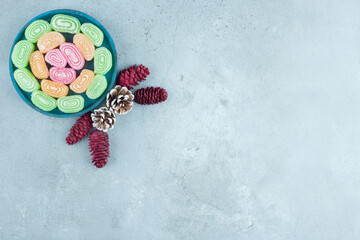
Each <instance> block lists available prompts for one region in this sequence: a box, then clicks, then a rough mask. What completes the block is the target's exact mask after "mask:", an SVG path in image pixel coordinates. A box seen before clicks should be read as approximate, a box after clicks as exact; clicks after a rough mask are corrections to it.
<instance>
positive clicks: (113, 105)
mask: <svg viewBox="0 0 360 240" xmlns="http://www.w3.org/2000/svg"><path fill="white" fill-rule="evenodd" d="M133 99H134V95H133V94H132V93H131V92H130V91H129V90H128V89H127V88H126V87H121V86H119V85H117V86H115V87H114V88H113V89H111V91H110V92H109V93H108V94H107V96H106V106H107V107H108V108H109V109H110V110H111V111H113V112H114V113H116V114H119V115H120V114H126V113H127V112H128V111H130V110H131V108H132V106H133Z"/></svg>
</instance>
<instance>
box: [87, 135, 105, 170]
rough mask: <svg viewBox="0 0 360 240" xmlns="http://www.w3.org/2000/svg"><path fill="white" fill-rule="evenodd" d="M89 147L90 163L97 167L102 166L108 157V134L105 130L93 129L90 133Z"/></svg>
mask: <svg viewBox="0 0 360 240" xmlns="http://www.w3.org/2000/svg"><path fill="white" fill-rule="evenodd" d="M89 147H90V152H91V156H92V163H94V165H95V166H96V167H97V168H102V167H104V166H105V165H106V163H107V162H108V158H109V157H110V149H109V147H110V144H109V135H108V134H107V133H106V132H103V131H99V130H97V129H96V130H95V131H93V132H92V133H91V134H90V137H89Z"/></svg>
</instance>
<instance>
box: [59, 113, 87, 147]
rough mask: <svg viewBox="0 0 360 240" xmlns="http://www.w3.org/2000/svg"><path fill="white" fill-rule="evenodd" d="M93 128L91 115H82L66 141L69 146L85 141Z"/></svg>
mask: <svg viewBox="0 0 360 240" xmlns="http://www.w3.org/2000/svg"><path fill="white" fill-rule="evenodd" d="M91 128H92V120H91V116H90V113H85V114H84V115H82V116H81V117H80V118H79V119H78V120H76V123H75V124H74V125H73V126H72V128H71V129H70V133H69V135H68V136H67V137H66V139H65V141H66V143H67V144H69V145H73V144H75V143H77V142H78V141H80V140H81V139H83V138H84V137H85V136H86V135H87V134H88V133H89V131H90V130H91Z"/></svg>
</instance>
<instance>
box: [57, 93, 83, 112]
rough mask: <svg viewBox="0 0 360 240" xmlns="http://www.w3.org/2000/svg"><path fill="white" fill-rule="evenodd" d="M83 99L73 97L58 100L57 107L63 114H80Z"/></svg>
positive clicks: (76, 96) (77, 96) (79, 96)
mask: <svg viewBox="0 0 360 240" xmlns="http://www.w3.org/2000/svg"><path fill="white" fill-rule="evenodd" d="M84 102H85V101H84V98H83V97H82V96H81V95H73V96H66V97H61V98H58V100H57V105H58V108H59V109H60V111H62V112H64V113H76V112H80V111H81V110H82V109H83V108H84Z"/></svg>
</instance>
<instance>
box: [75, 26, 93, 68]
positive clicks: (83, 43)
mask: <svg viewBox="0 0 360 240" xmlns="http://www.w3.org/2000/svg"><path fill="white" fill-rule="evenodd" d="M74 44H75V46H76V47H77V48H78V49H79V50H80V52H81V54H82V55H83V57H84V58H85V60H86V61H91V60H92V59H93V58H94V55H95V46H94V44H93V43H92V42H91V41H90V39H88V38H87V37H86V36H85V35H84V34H82V33H77V34H75V36H74Z"/></svg>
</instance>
